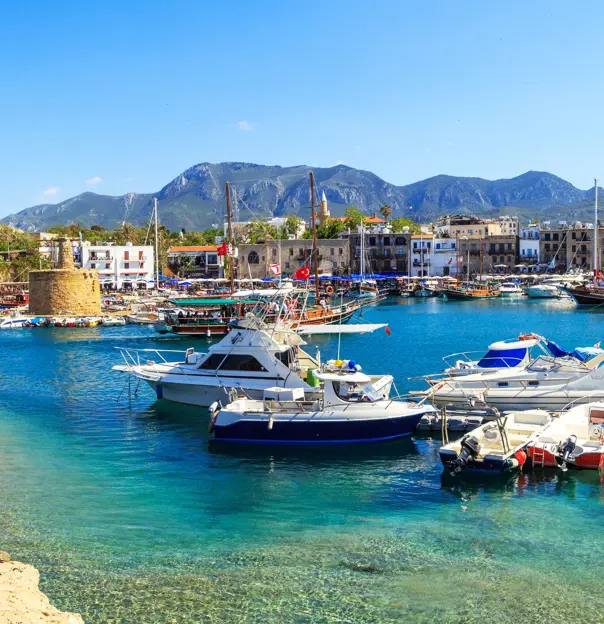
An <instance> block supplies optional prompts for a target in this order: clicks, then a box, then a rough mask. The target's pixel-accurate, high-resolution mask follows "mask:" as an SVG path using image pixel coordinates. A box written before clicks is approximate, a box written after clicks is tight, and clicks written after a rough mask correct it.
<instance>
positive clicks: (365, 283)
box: [350, 223, 379, 299]
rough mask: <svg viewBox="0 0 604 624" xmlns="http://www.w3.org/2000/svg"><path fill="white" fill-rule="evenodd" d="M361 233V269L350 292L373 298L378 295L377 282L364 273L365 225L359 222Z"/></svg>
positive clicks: (357, 295)
mask: <svg viewBox="0 0 604 624" xmlns="http://www.w3.org/2000/svg"><path fill="white" fill-rule="evenodd" d="M359 229H360V234H361V267H360V269H361V271H360V274H359V279H358V281H354V282H353V284H352V285H353V289H352V292H351V293H350V296H352V297H371V298H372V299H375V298H377V297H378V295H379V291H378V287H377V282H376V281H375V280H372V279H368V278H367V277H366V275H365V226H364V224H362V223H361V225H360V226H359Z"/></svg>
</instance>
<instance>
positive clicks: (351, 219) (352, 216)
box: [344, 206, 365, 230]
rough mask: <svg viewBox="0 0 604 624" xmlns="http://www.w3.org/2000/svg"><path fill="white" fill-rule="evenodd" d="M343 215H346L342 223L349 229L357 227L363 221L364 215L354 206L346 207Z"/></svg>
mask: <svg viewBox="0 0 604 624" xmlns="http://www.w3.org/2000/svg"><path fill="white" fill-rule="evenodd" d="M344 216H345V217H346V219H345V222H344V223H345V225H346V227H347V228H350V229H351V230H354V229H356V228H358V227H359V226H360V225H363V223H364V222H365V215H363V213H362V212H361V211H360V210H359V209H358V208H355V207H354V206H350V207H348V208H346V210H345V211H344Z"/></svg>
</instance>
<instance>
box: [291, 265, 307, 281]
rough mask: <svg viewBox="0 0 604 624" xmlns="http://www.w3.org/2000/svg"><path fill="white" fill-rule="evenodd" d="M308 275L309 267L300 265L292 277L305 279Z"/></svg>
mask: <svg viewBox="0 0 604 624" xmlns="http://www.w3.org/2000/svg"><path fill="white" fill-rule="evenodd" d="M309 277H310V269H309V268H308V267H300V268H299V269H298V270H297V271H296V272H295V273H294V279H299V280H307V279H308V278H309Z"/></svg>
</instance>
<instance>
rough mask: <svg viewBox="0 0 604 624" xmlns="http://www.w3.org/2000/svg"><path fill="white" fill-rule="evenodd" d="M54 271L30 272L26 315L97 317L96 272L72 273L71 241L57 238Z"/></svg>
mask: <svg viewBox="0 0 604 624" xmlns="http://www.w3.org/2000/svg"><path fill="white" fill-rule="evenodd" d="M57 242H58V244H59V250H58V251H59V253H58V257H57V268H56V269H51V270H50V271H30V273H29V312H30V314H37V315H38V314H39V315H48V316H54V315H63V316H98V315H100V313H101V289H100V286H99V274H98V273H97V272H96V271H90V270H84V269H76V268H75V267H74V264H73V250H72V248H71V241H69V240H68V239H66V238H59V239H58V241H57Z"/></svg>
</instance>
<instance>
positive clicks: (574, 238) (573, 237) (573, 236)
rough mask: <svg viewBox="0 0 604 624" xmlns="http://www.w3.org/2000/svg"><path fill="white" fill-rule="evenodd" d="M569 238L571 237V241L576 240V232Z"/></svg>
mask: <svg viewBox="0 0 604 624" xmlns="http://www.w3.org/2000/svg"><path fill="white" fill-rule="evenodd" d="M570 237H571V238H572V239H573V240H576V239H577V234H576V232H573V233H572V234H571V236H570Z"/></svg>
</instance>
